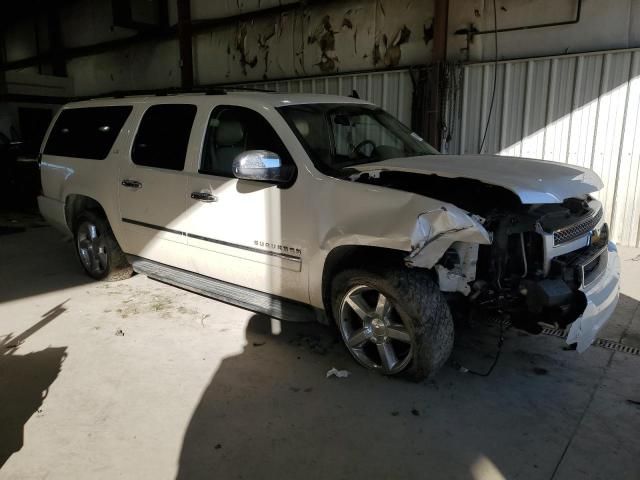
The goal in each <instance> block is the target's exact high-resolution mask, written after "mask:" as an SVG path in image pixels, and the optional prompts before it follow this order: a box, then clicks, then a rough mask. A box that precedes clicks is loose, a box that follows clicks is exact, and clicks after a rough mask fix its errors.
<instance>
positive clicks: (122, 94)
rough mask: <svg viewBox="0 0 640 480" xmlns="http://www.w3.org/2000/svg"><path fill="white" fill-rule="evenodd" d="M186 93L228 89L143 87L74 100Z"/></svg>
mask: <svg viewBox="0 0 640 480" xmlns="http://www.w3.org/2000/svg"><path fill="white" fill-rule="evenodd" d="M186 93H203V94H205V95H226V93H227V91H226V90H224V89H222V88H214V87H193V88H178V87H170V88H158V89H149V90H146V89H141V90H114V91H112V92H108V93H103V94H100V95H89V96H84V97H77V98H75V99H74V101H78V100H93V99H98V98H125V97H136V96H138V97H139V96H148V97H151V96H156V97H164V96H168V95H181V94H186Z"/></svg>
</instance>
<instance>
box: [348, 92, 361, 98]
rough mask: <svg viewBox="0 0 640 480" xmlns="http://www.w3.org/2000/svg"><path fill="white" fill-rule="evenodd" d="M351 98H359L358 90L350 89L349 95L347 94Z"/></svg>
mask: <svg viewBox="0 0 640 480" xmlns="http://www.w3.org/2000/svg"><path fill="white" fill-rule="evenodd" d="M349 96H350V97H351V98H357V99H360V95H358V92H356V91H355V90H351V95H349Z"/></svg>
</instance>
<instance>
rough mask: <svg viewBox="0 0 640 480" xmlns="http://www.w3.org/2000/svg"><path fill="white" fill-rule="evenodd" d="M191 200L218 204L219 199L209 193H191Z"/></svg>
mask: <svg viewBox="0 0 640 480" xmlns="http://www.w3.org/2000/svg"><path fill="white" fill-rule="evenodd" d="M191 198H193V199H194V200H198V201H200V202H206V203H211V202H217V201H218V198H217V197H215V196H214V195H211V194H210V193H208V192H191Z"/></svg>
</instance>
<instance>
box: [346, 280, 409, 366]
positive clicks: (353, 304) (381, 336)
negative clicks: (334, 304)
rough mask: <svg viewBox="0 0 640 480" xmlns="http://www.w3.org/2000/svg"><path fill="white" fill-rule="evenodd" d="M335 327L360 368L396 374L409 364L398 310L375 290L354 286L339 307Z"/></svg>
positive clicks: (406, 339) (404, 328) (406, 334)
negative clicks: (360, 365)
mask: <svg viewBox="0 0 640 480" xmlns="http://www.w3.org/2000/svg"><path fill="white" fill-rule="evenodd" d="M339 315H340V317H339V319H338V326H339V328H340V333H341V334H342V339H343V340H344V343H345V345H346V346H347V348H348V349H349V351H350V352H351V354H352V355H353V356H354V357H355V359H356V360H357V361H358V362H360V363H361V364H362V365H363V366H365V367H367V368H371V369H374V370H381V371H382V372H383V373H385V374H394V373H398V372H400V371H402V370H404V369H405V367H406V366H407V365H408V364H409V362H410V361H411V358H412V355H413V346H412V342H411V335H410V333H409V329H408V328H407V326H406V324H405V322H404V321H403V319H402V318H401V317H400V314H399V313H398V310H397V309H396V308H395V307H394V306H393V305H392V303H391V301H390V300H389V299H388V298H387V297H386V296H385V295H383V294H382V293H381V292H379V291H378V290H376V289H375V288H372V287H369V286H366V285H357V286H355V287H353V288H351V289H350V290H349V291H348V292H347V294H346V295H345V296H344V298H343V299H342V303H341V304H340V312H339Z"/></svg>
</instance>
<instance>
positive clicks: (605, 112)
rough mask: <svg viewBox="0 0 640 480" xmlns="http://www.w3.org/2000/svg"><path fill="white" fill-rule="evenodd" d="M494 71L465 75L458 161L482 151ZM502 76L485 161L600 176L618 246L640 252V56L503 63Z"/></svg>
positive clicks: (455, 124) (455, 106)
mask: <svg viewBox="0 0 640 480" xmlns="http://www.w3.org/2000/svg"><path fill="white" fill-rule="evenodd" d="M494 68H495V67H494V64H493V63H490V64H488V63H485V64H473V65H466V66H464V67H461V71H459V75H461V77H462V78H459V77H458V79H457V80H458V82H459V85H460V86H459V88H460V89H461V92H462V94H461V95H459V96H458V97H457V98H456V97H455V96H452V97H451V98H455V100H454V101H451V102H449V105H448V118H449V123H450V124H451V126H452V128H451V130H450V131H451V134H452V138H451V142H450V144H449V145H448V151H449V152H450V153H477V152H478V151H479V148H480V143H481V141H482V133H483V132H484V128H485V125H486V122H487V116H488V114H489V109H490V105H491V97H492V91H493V75H494ZM497 74H498V77H497V88H496V94H495V103H494V106H493V114H492V116H491V121H490V123H489V130H488V134H487V138H486V142H485V145H484V148H483V153H498V154H500V155H512V156H522V157H532V158H542V159H545V160H552V161H555V162H564V163H570V164H575V165H581V166H585V167H589V168H592V169H593V170H594V171H595V172H596V173H598V174H599V175H600V177H601V178H602V180H603V182H604V183H605V188H604V190H603V191H602V192H600V194H599V198H600V200H601V201H603V203H604V204H605V208H606V211H607V216H608V217H607V220H608V222H609V223H610V225H611V227H612V232H613V236H614V238H615V239H616V240H617V241H618V242H619V243H620V244H623V245H632V246H640V119H639V114H640V49H630V50H619V51H611V52H599V53H588V54H579V55H566V56H559V57H549V58H539V59H530V60H520V61H507V62H500V63H499V64H498V68H497ZM458 82H456V83H458Z"/></svg>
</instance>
